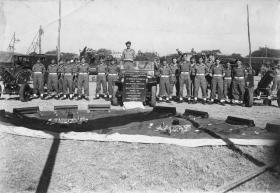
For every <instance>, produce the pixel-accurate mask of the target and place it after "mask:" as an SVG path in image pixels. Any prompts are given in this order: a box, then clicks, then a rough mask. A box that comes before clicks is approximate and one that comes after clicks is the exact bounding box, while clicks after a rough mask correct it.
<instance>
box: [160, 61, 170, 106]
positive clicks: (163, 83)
mask: <svg viewBox="0 0 280 193" xmlns="http://www.w3.org/2000/svg"><path fill="white" fill-rule="evenodd" d="M171 74H172V72H171V70H170V68H169V66H168V64H167V61H166V60H163V62H162V66H161V68H160V69H159V76H160V82H159V101H162V100H163V97H166V102H169V96H170V93H169V92H170V76H171Z"/></svg>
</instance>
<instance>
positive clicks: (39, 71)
mask: <svg viewBox="0 0 280 193" xmlns="http://www.w3.org/2000/svg"><path fill="white" fill-rule="evenodd" d="M32 71H33V91H34V92H33V93H34V94H33V96H34V97H35V98H36V97H38V95H37V94H38V93H39V94H40V97H41V98H43V97H44V73H45V71H46V69H45V66H44V65H43V64H42V63H41V61H40V60H37V63H35V64H34V65H33V67H32Z"/></svg>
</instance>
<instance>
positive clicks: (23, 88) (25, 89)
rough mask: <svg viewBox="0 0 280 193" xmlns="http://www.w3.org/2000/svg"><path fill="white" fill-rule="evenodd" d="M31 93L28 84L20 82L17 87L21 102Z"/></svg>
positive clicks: (27, 99)
mask: <svg viewBox="0 0 280 193" xmlns="http://www.w3.org/2000/svg"><path fill="white" fill-rule="evenodd" d="M31 94H32V89H31V88H30V86H29V85H28V84H21V85H20V89H19V99H20V101H21V102H27V101H29V98H30V96H31Z"/></svg>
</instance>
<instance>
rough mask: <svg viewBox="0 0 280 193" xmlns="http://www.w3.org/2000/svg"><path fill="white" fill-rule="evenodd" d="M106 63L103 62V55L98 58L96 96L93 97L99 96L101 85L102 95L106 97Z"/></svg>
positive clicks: (97, 97)
mask: <svg viewBox="0 0 280 193" xmlns="http://www.w3.org/2000/svg"><path fill="white" fill-rule="evenodd" d="M106 75H107V65H106V64H105V63H104V57H101V58H100V64H99V65H98V66H97V80H96V97H95V99H99V98H100V94H101V93H100V91H101V85H102V89H103V94H104V97H107V82H106Z"/></svg>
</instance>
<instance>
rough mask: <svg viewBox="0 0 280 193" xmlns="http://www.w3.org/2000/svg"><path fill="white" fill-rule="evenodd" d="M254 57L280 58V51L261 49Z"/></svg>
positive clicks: (253, 54) (255, 52)
mask: <svg viewBox="0 0 280 193" xmlns="http://www.w3.org/2000/svg"><path fill="white" fill-rule="evenodd" d="M251 56H252V57H276V58H280V50H277V49H271V48H265V47H260V48H259V49H258V50H255V51H253V52H252V55H251Z"/></svg>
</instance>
